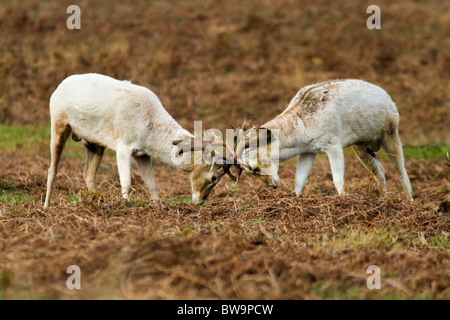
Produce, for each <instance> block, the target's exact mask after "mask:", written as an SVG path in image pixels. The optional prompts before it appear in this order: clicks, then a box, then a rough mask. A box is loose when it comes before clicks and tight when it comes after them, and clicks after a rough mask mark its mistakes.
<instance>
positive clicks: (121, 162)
mask: <svg viewBox="0 0 450 320" xmlns="http://www.w3.org/2000/svg"><path fill="white" fill-rule="evenodd" d="M116 153H117V168H118V169H119V178H120V185H121V186H122V196H123V198H124V199H125V200H128V198H129V193H130V187H131V154H132V152H131V150H130V148H128V147H127V146H125V145H119V146H117V151H116Z"/></svg>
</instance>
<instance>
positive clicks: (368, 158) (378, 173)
mask: <svg viewBox="0 0 450 320" xmlns="http://www.w3.org/2000/svg"><path fill="white" fill-rule="evenodd" d="M353 150H354V151H355V153H356V155H357V156H358V159H359V160H360V161H361V163H362V164H363V165H364V167H366V169H367V170H369V171H370V172H371V173H372V174H373V175H374V177H375V179H376V181H377V184H378V186H379V187H380V189H381V190H382V191H383V194H384V196H386V177H385V176H384V170H383V166H382V165H381V163H380V161H379V160H378V158H377V157H376V154H375V153H374V152H372V153H369V151H368V150H367V147H366V146H357V145H355V146H353Z"/></svg>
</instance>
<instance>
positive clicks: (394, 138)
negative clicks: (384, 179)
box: [382, 127, 413, 201]
mask: <svg viewBox="0 0 450 320" xmlns="http://www.w3.org/2000/svg"><path fill="white" fill-rule="evenodd" d="M382 146H383V148H384V149H385V150H386V152H387V154H388V156H389V160H391V163H392V165H393V166H394V168H395V170H396V172H397V173H398V175H399V178H400V183H401V184H402V187H403V191H404V192H405V194H406V197H407V198H408V199H409V200H410V201H412V200H413V198H412V191H411V183H410V182H409V178H408V174H407V173H406V169H405V160H404V158H403V149H402V143H401V141H400V137H399V135H398V128H397V127H395V129H394V130H391V132H387V133H386V135H385V137H384V140H383V142H382Z"/></svg>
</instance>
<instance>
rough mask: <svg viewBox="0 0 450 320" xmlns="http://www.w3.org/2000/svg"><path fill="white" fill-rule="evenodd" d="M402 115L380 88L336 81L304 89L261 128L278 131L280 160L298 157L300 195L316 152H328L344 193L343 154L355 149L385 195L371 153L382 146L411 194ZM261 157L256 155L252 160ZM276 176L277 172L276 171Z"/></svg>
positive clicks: (378, 165)
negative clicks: (400, 131) (401, 133)
mask: <svg viewBox="0 0 450 320" xmlns="http://www.w3.org/2000/svg"><path fill="white" fill-rule="evenodd" d="M398 121H399V115H398V112H397V108H396V106H395V104H394V102H393V101H392V100H391V97H390V96H389V95H388V94H387V93H386V92H385V91H384V90H383V89H381V88H380V87H378V86H376V85H373V84H370V83H368V82H365V81H361V80H335V81H329V82H324V83H319V84H315V85H311V86H307V87H304V88H302V89H301V90H300V91H299V92H298V93H297V94H296V95H295V96H294V98H293V99H292V100H291V102H290V103H289V106H288V107H287V109H286V110H285V111H284V112H283V113H282V114H280V115H279V116H277V117H276V118H274V119H273V120H271V121H269V122H267V123H266V124H264V125H262V126H261V127H263V128H267V129H270V130H273V129H279V130H280V131H279V147H280V149H279V161H280V162H281V161H285V160H288V159H290V158H292V157H294V156H298V165H297V172H296V176H295V192H296V193H297V194H299V193H300V192H301V191H302V189H303V186H304V184H305V181H306V179H307V177H308V175H309V172H310V169H311V166H312V164H313V161H314V157H315V154H327V155H328V158H329V161H330V166H331V170H332V175H333V182H334V184H335V187H336V189H337V191H338V193H339V194H342V193H343V192H344V154H343V151H342V149H343V148H346V147H348V146H354V149H355V151H356V152H357V154H358V157H359V158H360V160H361V161H362V162H363V164H364V165H365V166H366V167H367V168H368V169H369V170H370V171H371V172H372V173H373V174H374V175H375V177H376V179H377V182H378V184H379V185H380V187H381V188H382V189H383V191H384V192H386V181H385V177H384V172H383V168H382V166H381V163H380V162H379V160H378V159H377V158H374V157H372V156H371V155H370V153H369V152H368V148H369V149H370V150H372V151H378V150H379V148H380V146H383V147H384V148H385V149H386V151H387V153H388V154H389V156H390V159H391V160H392V163H393V164H394V167H395V168H396V170H397V172H398V174H399V176H400V181H401V183H402V186H403V189H404V191H405V193H406V195H407V196H408V197H409V198H410V199H412V197H411V186H410V182H409V179H408V176H407V174H406V170H405V168H404V160H403V152H402V148H401V142H400V139H399V137H398ZM249 158H250V159H251V158H253V159H256V157H251V156H250V157H249ZM272 174H273V176H275V177H276V178H277V177H278V174H277V172H273V173H272Z"/></svg>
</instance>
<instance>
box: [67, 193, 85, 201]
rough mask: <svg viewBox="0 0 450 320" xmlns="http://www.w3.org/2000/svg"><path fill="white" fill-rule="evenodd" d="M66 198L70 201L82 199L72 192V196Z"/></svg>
mask: <svg viewBox="0 0 450 320" xmlns="http://www.w3.org/2000/svg"><path fill="white" fill-rule="evenodd" d="M66 200H67V201H69V202H77V201H80V200H81V199H80V197H79V196H77V195H76V194H72V195H70V196H67V197H66Z"/></svg>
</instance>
